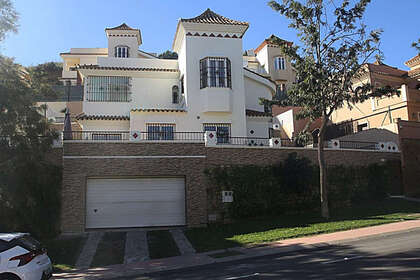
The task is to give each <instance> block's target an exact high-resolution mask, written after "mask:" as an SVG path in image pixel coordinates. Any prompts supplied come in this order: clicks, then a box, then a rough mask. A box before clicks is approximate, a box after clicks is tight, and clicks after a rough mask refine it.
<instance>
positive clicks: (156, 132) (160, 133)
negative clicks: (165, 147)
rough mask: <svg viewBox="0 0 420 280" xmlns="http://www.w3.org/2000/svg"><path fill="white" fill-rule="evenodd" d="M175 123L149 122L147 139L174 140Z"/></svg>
mask: <svg viewBox="0 0 420 280" xmlns="http://www.w3.org/2000/svg"><path fill="white" fill-rule="evenodd" d="M174 131H175V124H159V123H151V124H147V140H174Z"/></svg>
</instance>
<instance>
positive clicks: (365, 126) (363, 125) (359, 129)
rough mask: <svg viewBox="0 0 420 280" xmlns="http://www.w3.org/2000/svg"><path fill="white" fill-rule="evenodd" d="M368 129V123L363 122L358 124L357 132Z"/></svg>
mask: <svg viewBox="0 0 420 280" xmlns="http://www.w3.org/2000/svg"><path fill="white" fill-rule="evenodd" d="M366 129H368V123H361V124H358V125H357V132H360V131H363V130H366Z"/></svg>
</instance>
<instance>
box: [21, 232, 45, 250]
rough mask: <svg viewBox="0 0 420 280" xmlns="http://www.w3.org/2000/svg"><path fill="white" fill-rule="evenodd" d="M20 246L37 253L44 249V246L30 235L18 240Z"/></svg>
mask: <svg viewBox="0 0 420 280" xmlns="http://www.w3.org/2000/svg"><path fill="white" fill-rule="evenodd" d="M18 241H19V243H20V245H21V246H22V247H23V248H25V249H27V250H29V251H35V250H39V249H42V245H41V243H39V242H38V241H37V240H35V239H34V238H32V237H31V236H29V235H25V236H22V237H20V238H19V239H18Z"/></svg>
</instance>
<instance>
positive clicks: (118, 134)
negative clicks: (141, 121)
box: [63, 131, 204, 142]
mask: <svg viewBox="0 0 420 280" xmlns="http://www.w3.org/2000/svg"><path fill="white" fill-rule="evenodd" d="M63 139H64V141H66V140H80V141H145V140H149V141H184V142H188V141H193V142H204V135H203V133H202V132H171V131H161V132H130V131H72V132H68V133H66V132H63Z"/></svg>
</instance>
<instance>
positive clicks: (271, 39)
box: [254, 34, 293, 53]
mask: <svg viewBox="0 0 420 280" xmlns="http://www.w3.org/2000/svg"><path fill="white" fill-rule="evenodd" d="M278 41H280V42H282V43H284V44H287V45H289V46H291V45H293V42H289V41H286V40H283V39H281V38H279V37H277V36H276V35H274V34H272V35H271V36H270V37H268V38H267V39H265V40H264V41H263V42H262V43H261V44H260V45H259V46H258V47H257V48H256V49H255V51H254V52H255V53H258V52H259V51H260V50H262V48H264V46H265V45H268V44H273V45H278V43H277V42H278Z"/></svg>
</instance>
